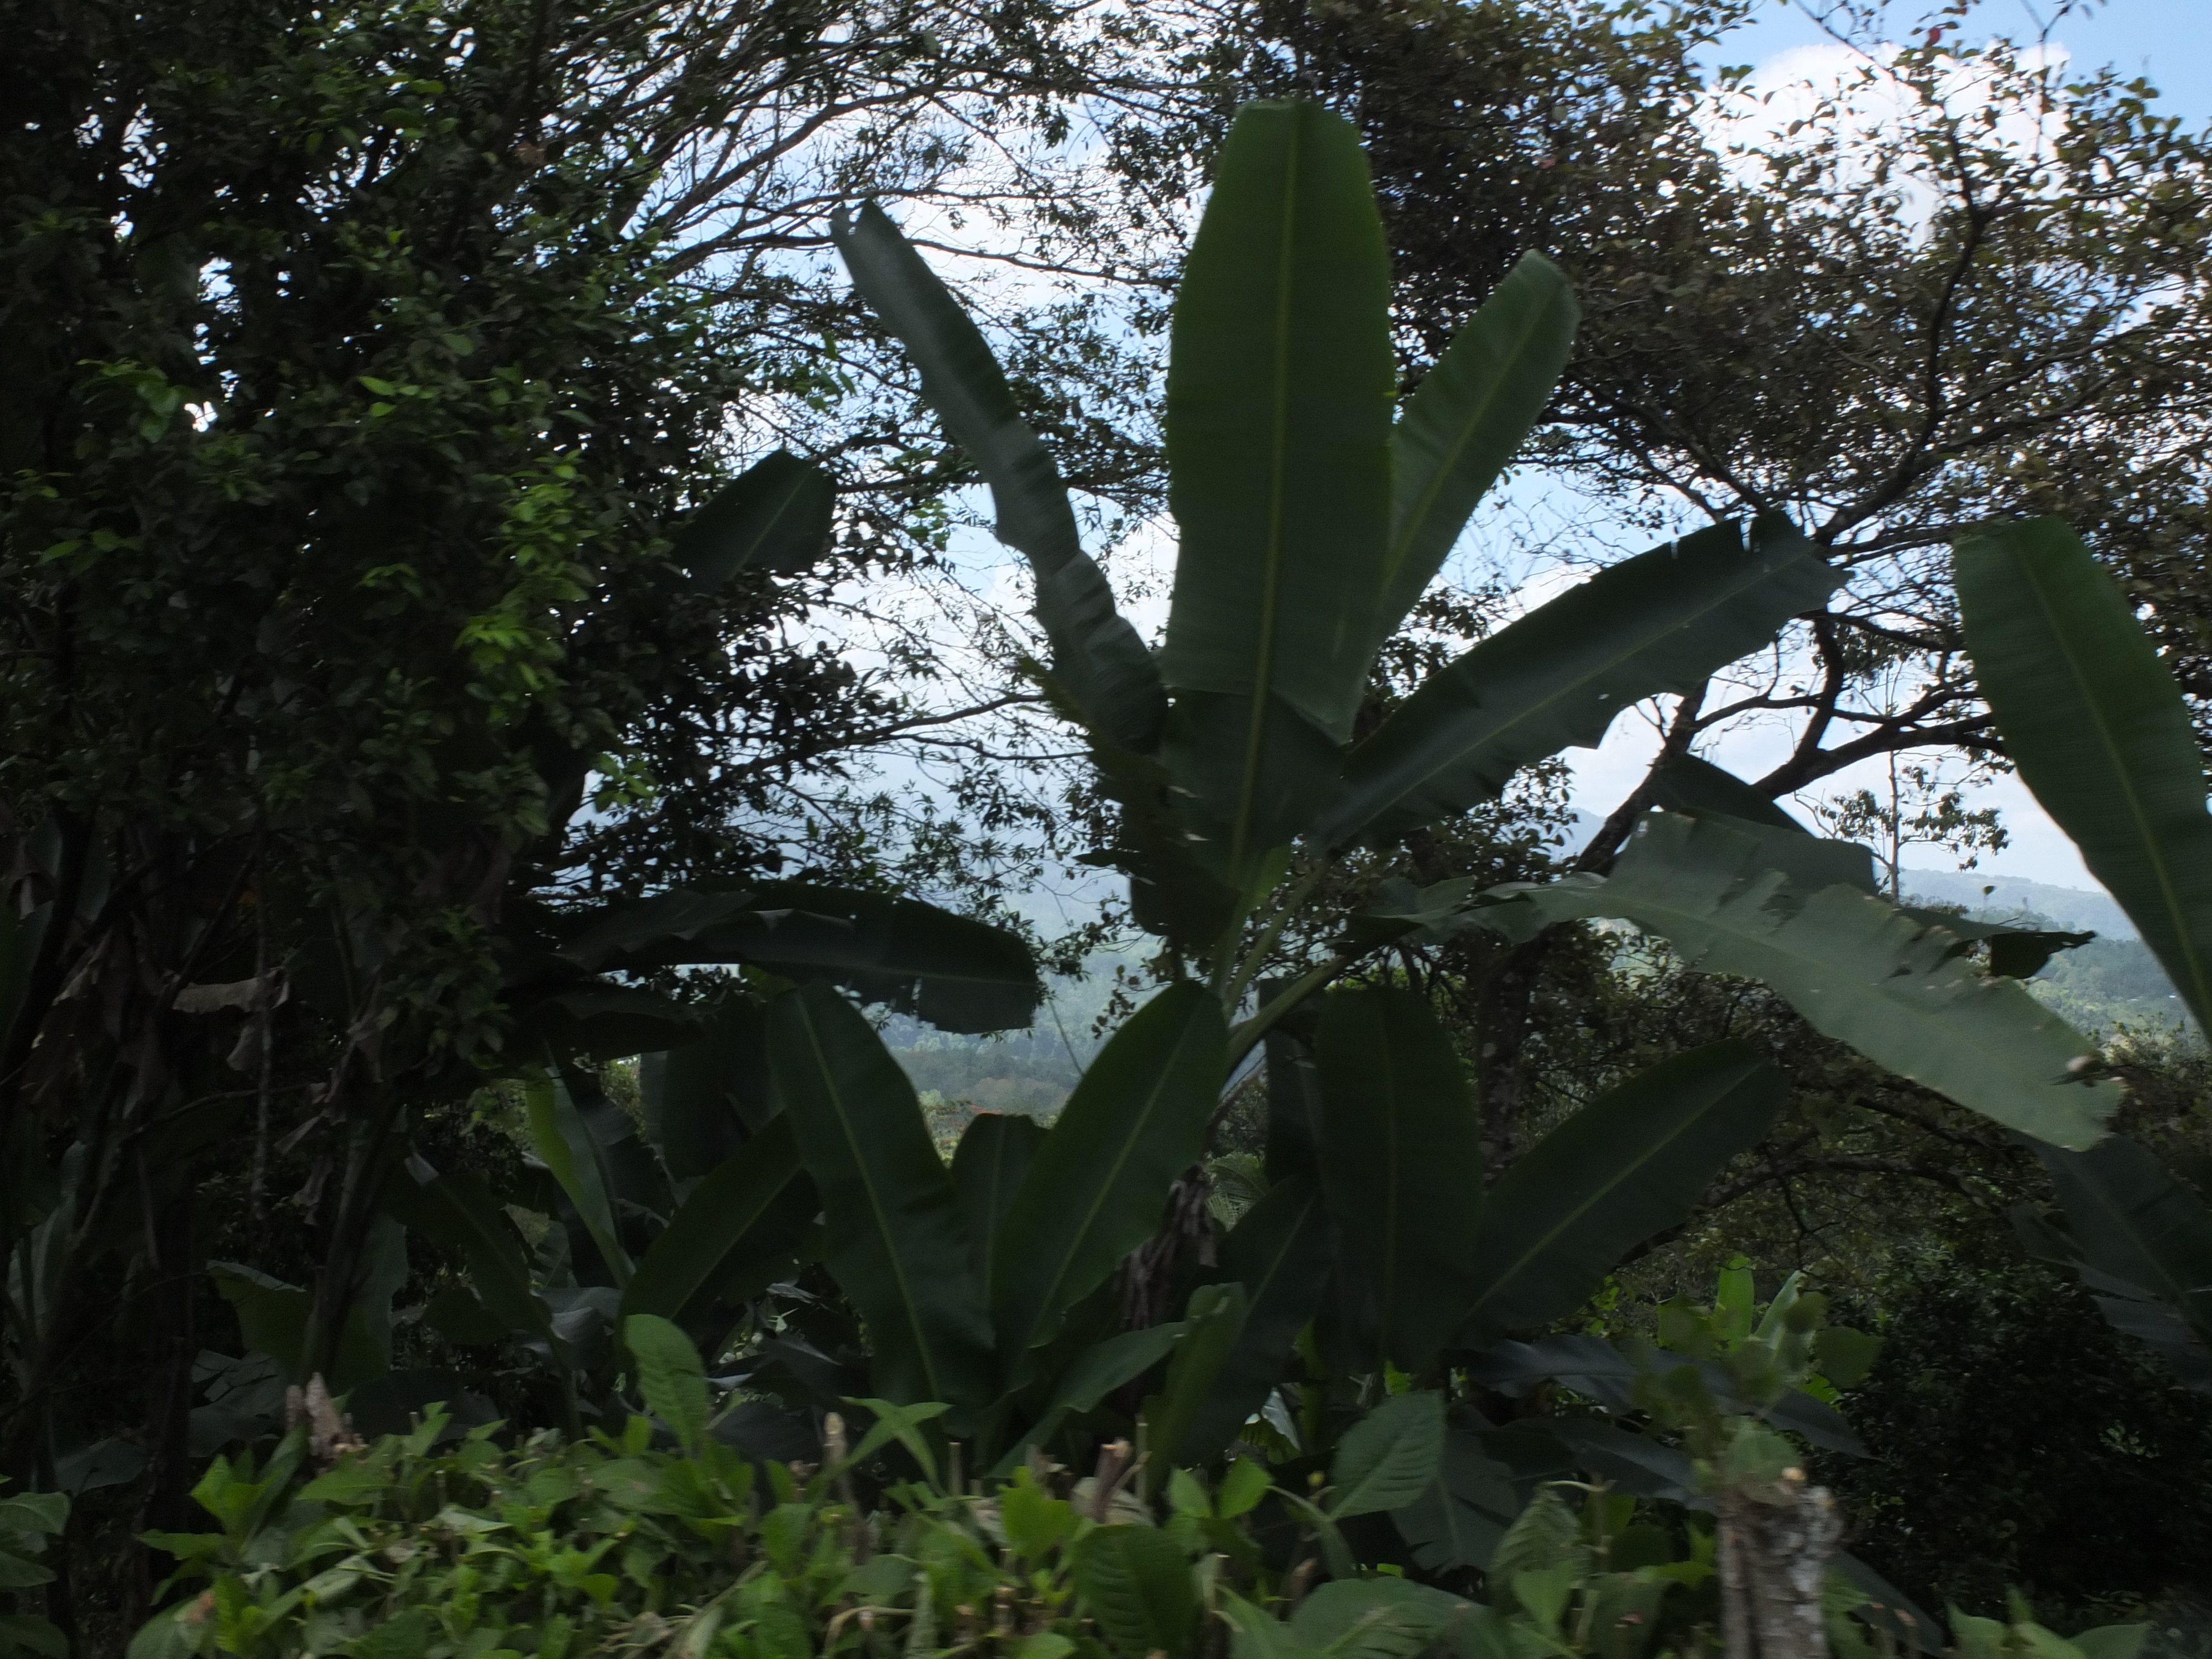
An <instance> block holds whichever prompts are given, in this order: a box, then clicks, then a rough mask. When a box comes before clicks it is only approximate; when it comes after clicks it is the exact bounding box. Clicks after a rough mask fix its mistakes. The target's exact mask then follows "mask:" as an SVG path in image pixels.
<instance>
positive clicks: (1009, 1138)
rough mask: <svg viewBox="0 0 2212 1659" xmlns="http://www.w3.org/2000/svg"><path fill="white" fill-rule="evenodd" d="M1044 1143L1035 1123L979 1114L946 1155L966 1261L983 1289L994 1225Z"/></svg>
mask: <svg viewBox="0 0 2212 1659" xmlns="http://www.w3.org/2000/svg"><path fill="white" fill-rule="evenodd" d="M1044 1137H1045V1127H1044V1125H1043V1124H1042V1123H1040V1122H1038V1121H1036V1119H1035V1118H1033V1117H1019V1116H1015V1115H1011V1114H1009V1113H1006V1112H979V1113H977V1114H976V1115H975V1121H973V1122H971V1123H970V1124H969V1126H968V1127H967V1128H966V1129H965V1130H963V1132H962V1133H961V1136H960V1145H959V1146H958V1147H957V1149H955V1151H954V1152H953V1154H952V1190H953V1191H954V1192H955V1193H957V1194H959V1197H960V1213H961V1217H962V1218H963V1220H964V1221H965V1222H966V1224H967V1227H968V1258H969V1261H972V1262H974V1263H975V1282H976V1283H977V1284H979V1285H985V1286H988V1285H989V1284H990V1282H991V1249H992V1245H993V1243H994V1242H995V1241H996V1240H997V1238H998V1237H999V1224H1000V1222H1001V1221H1003V1220H1004V1219H1005V1218H1006V1211H1007V1209H1008V1207H1009V1206H1012V1203H1013V1201H1014V1194H1015V1193H1017V1192H1018V1191H1019V1190H1020V1188H1021V1184H1022V1177H1023V1176H1025V1175H1027V1174H1028V1173H1029V1168H1030V1163H1031V1161H1032V1160H1034V1159H1035V1158H1036V1152H1037V1148H1038V1147H1039V1146H1042V1144H1043V1143H1044Z"/></svg>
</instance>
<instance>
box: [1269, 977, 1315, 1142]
mask: <svg viewBox="0 0 2212 1659" xmlns="http://www.w3.org/2000/svg"><path fill="white" fill-rule="evenodd" d="M1290 986H1291V981H1288V980H1280V979H1274V980H1261V981H1260V1000H1261V1004H1262V1005H1265V1004H1267V1003H1270V1002H1273V1000H1275V999H1276V998H1277V997H1278V996H1279V995H1281V994H1283V993H1284V992H1285V991H1286V990H1288V989H1289V988H1290ZM1308 1006H1310V1005H1308ZM1265 1041H1266V1043H1267V1049H1266V1060H1267V1180H1268V1182H1270V1184H1279V1183H1280V1182H1285V1181H1288V1180H1290V1179H1291V1177H1292V1176H1310V1177H1312V1178H1313V1180H1314V1181H1316V1182H1319V1181H1320V1179H1321V1133H1322V1128H1321V1125H1322V1102H1321V1074H1320V1073H1318V1072H1317V1071H1316V1069H1315V1067H1314V1058H1313V1048H1312V1047H1311V1045H1310V1044H1309V1043H1306V1042H1301V1041H1300V1040H1299V1039H1298V1038H1297V1036H1293V1035H1292V1034H1291V1032H1289V1031H1286V1030H1284V1029H1283V1028H1282V1027H1281V1026H1277V1027H1275V1028H1274V1029H1273V1030H1270V1031H1269V1032H1268V1033H1267V1037H1266V1039H1265Z"/></svg>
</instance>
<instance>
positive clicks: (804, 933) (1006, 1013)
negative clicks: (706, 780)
mask: <svg viewBox="0 0 2212 1659" xmlns="http://www.w3.org/2000/svg"><path fill="white" fill-rule="evenodd" d="M562 956H564V957H567V958H568V959H569V960H570V961H573V962H574V963H578V964H579V965H580V966H582V967H585V968H588V969H592V970H593V971H595V972H596V971H604V970H606V969H641V968H661V967H673V966H680V965H683V964H686V963H709V962H743V963H752V964H754V965H756V966H757V967H761V968H765V969H769V970H770V971H771V972H773V973H776V974H779V975H782V976H783V977H784V978H786V979H795V980H805V981H813V980H827V981H830V982H831V983H834V984H838V985H842V986H843V987H846V988H847V989H848V990H850V991H852V992H854V993H855V994H858V995H859V996H860V997H861V998H862V999H864V1000H867V1001H870V1002H884V1003H888V1004H890V1006H891V1007H892V1008H893V1009H894V1010H896V1011H897V1012H903V1013H911V1014H914V1015H915V1016H916V1017H917V1018H921V1019H924V1020H927V1022H928V1023H929V1024H933V1025H936V1026H938V1027H939V1028H941V1029H943V1030H948V1031H969V1032H974V1031H996V1030H1007V1029H1010V1028H1012V1027H1015V1026H1022V1025H1027V1024H1029V1023H1030V1020H1031V1018H1034V1016H1035V1014H1036V1003H1037V997H1038V995H1039V994H1040V988H1041V987H1039V985H1038V982H1037V976H1036V962H1035V960H1034V959H1033V958H1032V957H1031V956H1030V949H1029V946H1028V945H1026V944H1024V942H1023V940H1022V939H1021V936H1020V935H1019V934H1018V933H1012V932H1010V931H1009V930H1007V929H1006V928H1003V927H993V926H992V925H991V924H990V923H988V922H985V921H976V920H975V918H974V917H973V916H963V915H955V914H953V913H952V912H951V911H950V910H944V909H940V908H938V907H937V906H936V905H933V904H925V903H922V902H921V901H919V900H916V899H900V898H891V897H889V896H886V895H884V894H882V893H874V892H868V891H866V890H861V889H859V888H850V887H827V886H818V885H815V884H811V883H805V882H772V883H769V884H766V885H763V886H761V887H756V888H750V889H747V890H744V891H741V892H732V893H719V892H701V891H697V890H693V889H689V888H680V887H679V888H672V889H671V890H669V891H667V892H665V893H659V894H656V895H654V896H653V897H651V898H647V899H639V900H635V901H633V902H629V903H624V904H618V905H610V906H608V907H606V908H604V909H601V910H599V911H596V912H592V913H590V914H589V915H586V916H585V917H582V918H580V919H578V920H577V921H574V922H572V923H571V924H570V931H569V933H568V939H567V942H566V943H565V944H564V945H562Z"/></svg>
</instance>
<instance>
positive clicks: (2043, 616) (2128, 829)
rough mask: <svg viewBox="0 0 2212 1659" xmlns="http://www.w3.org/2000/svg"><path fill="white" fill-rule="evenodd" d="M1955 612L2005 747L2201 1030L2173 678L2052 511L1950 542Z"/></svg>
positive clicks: (2192, 880) (2194, 842)
mask: <svg viewBox="0 0 2212 1659" xmlns="http://www.w3.org/2000/svg"><path fill="white" fill-rule="evenodd" d="M1955 563H1956V568H1957V574H1958V584H1959V615H1960V621H1961V622H1962V623H1964V624H1965V627H1966V650H1967V653H1968V654H1969V655H1971V656H1972V658H1973V660H1974V678H1975V680H1976V682H1977V683H1978V685H1979V686H1980V689H1981V693H1982V695H1983V696H1984V697H1986V698H1987V699H1988V700H1989V705H1990V713H1991V714H1995V715H1996V721H1997V730H1998V731H1999V732H2002V734H2003V736H2004V741H2005V752H2006V753H2007V754H2008V756H2010V757H2011V758H2012V761H2013V763H2014V764H2015V765H2016V766H2018V767H2019V768H2020V775H2021V777H2022V778H2023V779H2024V780H2026V781H2027V787H2029V788H2030V789H2032V790H2033V791H2034V792H2035V799H2037V801H2038V802H2039V803H2040V804H2041V805H2042V807H2043V809H2044V811H2046V812H2048V813H2050V814H2051V817H2053V818H2054V819H2056V820H2057V823H2058V827H2059V828H2060V829H2063V830H2064V831H2065V832H2066V833H2067V834H2068V835H2069V836H2072V837H2073V838H2074V844H2075V846H2077V847H2079V848H2081V861H2082V862H2083V863H2084V864H2086V865H2087V866H2089V873H2090V874H2092V875H2093V876H2095V877H2096V878H2097V879H2098V880H2099V881H2100V883H2102V884H2104V887H2105V890H2106V891H2107V892H2109V893H2111V894H2112V896H2113V897H2114V898H2116V899H2118V901H2119V902H2120V908H2122V909H2124V910H2125V911H2126V912H2127V913H2128V916H2129V919H2130V921H2133V922H2134V923H2135V925H2136V927H2137V928H2138V929H2140V930H2141V931H2142V938H2143V943H2144V944H2146V945H2149V946H2150V948H2151V950H2152V951H2153V952H2154V953H2155V954H2156V956H2157V957H2158V959H2159V962H2160V964H2161V965H2162V966H2163V967H2164V968H2165V969H2166V975H2167V976H2168V977H2169V978H2171V979H2172V981H2173V985H2174V988H2175V989H2176V990H2178V991H2179V992H2180V993H2181V994H2182V997H2183V999H2184V1000H2185V1001H2186V1002H2187V1003H2188V1004H2189V1006H2190V1009H2191V1012H2194V1013H2195V1014H2196V1016H2197V1020H2198V1021H2199V1022H2200V1024H2205V1025H2207V1026H2212V815H2209V814H2207V812H2206V811H2205V810H2204V793H2205V792H2204V761H2203V755H2202V754H2200V753H2199V752H2198V750H2197V736H2196V733H2195V732H2194V731H2193V730H2192V729H2191V724H2190V716H2189V708H2188V705H2187V704H2186V703H2185V702H2183V701H2182V696H2181V689H2180V687H2179V685H2178V684H2176V683H2175V681H2174V678H2173V672H2172V670H2171V669H2169V668H2168V667H2167V666H2166V664H2165V663H2164V662H2163V661H2162V660H2160V657H2159V654H2158V653H2157V651H2156V650H2155V649H2154V647H2152V645H2151V642H2150V639H2149V636H2148V635H2146V634H2145V633H2144V632H2143V630H2142V624H2141V623H2138V622H2137V621H2136V618H2135V616H2134V613H2133V611H2132V610H2131V609H2130V605H2129V602H2128V599H2127V598H2126V596H2125V595H2124V594H2123V593H2122V592H2120V590H2119V588H2118V586H2117V585H2116V584H2115V583H2114V582H2113V580H2112V578H2111V577H2110V576H2108V575H2106V574H2105V573H2104V571H2103V570H2101V569H2100V568H2098V565H2097V562H2096V560H2095V559H2094V558H2093V557H2092V556H2091V555H2090V552H2089V550H2088V549H2087V548H2086V547H2084V546H2083V545H2082V544H2081V538H2079V537H2077V536H2076V535H2075V533H2074V532H2072V531H2071V530H2069V529H2068V528H2067V527H2066V526H2065V525H2063V523H2061V522H2060V521H2059V520H2056V519H2037V520H2031V521H2029V522H2027V523H2025V524H2014V525H2003V526H1996V527H1995V528H1992V529H1989V530H1985V531H1983V532H1978V534H1975V535H1972V536H1970V537H1967V538H1964V539H1962V540H1961V541H1960V543H1959V544H1958V550H1957V555H1956V560H1955Z"/></svg>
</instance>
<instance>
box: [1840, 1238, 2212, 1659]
mask: <svg viewBox="0 0 2212 1659" xmlns="http://www.w3.org/2000/svg"><path fill="white" fill-rule="evenodd" d="M1880 1294H1881V1305H1882V1306H1883V1307H1884V1309H1885V1315H1886V1316H1885V1317H1884V1319H1883V1321H1882V1323H1881V1336H1882V1349H1881V1355H1880V1357H1879V1358H1877V1359H1876V1360H1875V1366H1874V1370H1873V1371H1872V1373H1871V1374H1870V1375H1869V1376H1868V1378H1867V1380H1866V1381H1865V1382H1864V1383H1862V1384H1860V1385H1859V1386H1858V1387H1857V1388H1856V1389H1851V1390H1850V1391H1849V1392H1848V1393H1847V1394H1846V1395H1844V1402H1843V1403H1844V1409H1845V1410H1846V1411H1847V1412H1848V1413H1850V1419H1851V1422H1852V1424H1853V1425H1854V1426H1855V1427H1856V1428H1857V1429H1858V1431H1860V1433H1861V1435H1862V1436H1863V1437H1864V1438H1865V1440H1866V1442H1867V1443H1868V1445H1869V1448H1870V1449H1871V1455H1870V1456H1869V1458H1868V1459H1867V1460H1865V1461H1863V1462H1847V1461H1845V1460H1842V1459H1837V1458H1826V1459H1823V1460H1821V1463H1820V1474H1821V1478H1822V1479H1823V1480H1827V1481H1829V1482H1830V1483H1831V1484H1832V1485H1833V1486H1835V1487H1836V1489H1837V1492H1838V1495H1839V1496H1840V1497H1841V1498H1843V1500H1844V1503H1845V1504H1847V1505H1848V1506H1849V1508H1850V1512H1851V1513H1852V1514H1853V1515H1854V1516H1856V1517H1857V1524H1858V1527H1859V1528H1860V1530H1859V1542H1858V1543H1857V1545H1856V1546H1855V1547H1856V1548H1857V1550H1858V1552H1859V1553H1861V1554H1862V1555H1863V1556H1864V1557H1865V1558H1866V1559H1868V1560H1869V1561H1870V1562H1872V1563H1873V1564H1874V1565H1875V1566H1876V1567H1877V1568H1879V1569H1880V1570H1881V1572H1882V1573H1883V1574H1885V1575H1886V1576H1887V1577H1889V1578H1890V1579H1892V1580H1893V1582H1894V1583H1896V1584H1897V1585H1898V1586H1899V1588H1900V1589H1904V1590H1905V1591H1906V1592H1907V1593H1908V1594H1910V1595H1913V1596H1914V1597H1915V1598H1917V1600H1918V1601H1921V1602H1922V1604H1923V1605H1924V1606H1929V1607H1936V1606H1940V1605H1941V1604H1942V1602H1943V1601H1945V1600H1947V1599H1949V1600H1954V1601H1957V1603H1958V1604H1959V1605H1960V1606H1961V1607H1996V1606H1997V1605H1999V1603H2000V1602H2001V1601H2002V1595H2003V1592H2004V1589H2005V1587H2006V1586H2007V1585H2008V1584H2016V1585H2018V1586H2020V1587H2021V1589H2022V1590H2023V1591H2024V1592H2025V1593H2026V1594H2027V1596H2028V1598H2029V1600H2030V1601H2031V1602H2032V1603H2033V1606H2034V1607H2035V1609H2036V1616H2037V1617H2038V1618H2039V1619H2040V1620H2042V1621H2043V1622H2044V1623H2045V1624H2048V1625H2052V1626H2057V1628H2059V1629H2062V1630H2064V1629H2070V1628H2073V1627H2075V1626H2076V1625H2079V1624H2082V1623H2087V1622H2093V1621H2094V1620H2100V1619H2110V1618H2124V1617H2127V1616H2130V1613H2132V1612H2133V1610H2134V1607H2136V1606H2140V1605H2142V1604H2144V1603H2148V1602H2154V1601H2157V1600H2158V1599H2159V1598H2160V1596H2161V1595H2166V1594H2169V1593H2171V1592H2175V1591H2188V1590H2201V1589H2203V1585H2204V1562H2205V1561H2206V1560H2207V1559H2212V1401H2208V1399H2207V1397H2206V1396H2204V1395H2200V1394H2193V1393H2191V1392H2190V1391H2189V1390H2188V1389H2185V1388H2183V1387H2182V1386H2181V1385H2180V1384H2179V1383H2178V1382H2177V1381H2176V1379H2175V1377H2174V1376H2173V1375H2172V1372H2171V1371H2170V1370H2167V1369H2166V1367H2165V1365H2164V1364H2162V1363H2161V1362H2160V1359H2159V1358H2158V1356H2157V1355H2156V1354H2155V1353H2154V1352H2152V1351H2150V1350H2149V1349H2148V1348H2146V1347H2144V1346H2141V1345H2140V1344H2138V1343H2136V1342H2135V1341H2133V1340H2130V1338H2128V1337H2126V1336H2124V1335H2122V1334H2119V1333H2118V1332H2117V1331H2115V1330H2113V1329H2112V1328H2111V1327H2110V1326H2108V1325H2107V1324H2106V1322H2105V1321H2104V1319H2103V1318H2102V1317H2101V1316H2100V1314H2099V1312H2098V1310H2097V1308H2096V1306H2095V1304H2093V1302H2092V1301H2091V1300H2090V1298H2089V1297H2088V1295H2087V1293H2086V1292H2084V1291H2082V1290H2081V1289H2080V1288H2079V1287H2078V1286H2076V1285H2073V1284H2071V1283H2069V1281H2068V1279H2067V1277H2066V1276H2065V1275H2064V1274H2063V1273H2062V1272H2060V1271H2059V1270H2057V1269H2053V1268H2051V1267H2044V1266H2041V1265H2039V1264H2036V1263H2033V1262H2020V1261H2011V1262H2008V1261H2004V1260H2003V1259H2002V1257H1998V1258H1996V1259H1995V1260H1991V1259H1990V1258H1989V1257H1987V1256H1983V1257H1979V1258H1977V1257H1974V1256H1968V1255H1949V1254H1948V1253H1946V1252H1944V1251H1942V1249H1940V1248H1930V1249H1927V1250H1925V1251H1924V1252H1920V1253H1916V1255H1915V1256H1913V1257H1911V1258H1908V1260H1907V1261H1905V1262H1903V1263H1900V1264H1899V1270H1898V1271H1897V1272H1896V1273H1894V1274H1893V1276H1892V1277H1891V1278H1889V1279H1887V1281H1886V1282H1885V1283H1884V1284H1883V1285H1881V1292H1880Z"/></svg>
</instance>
